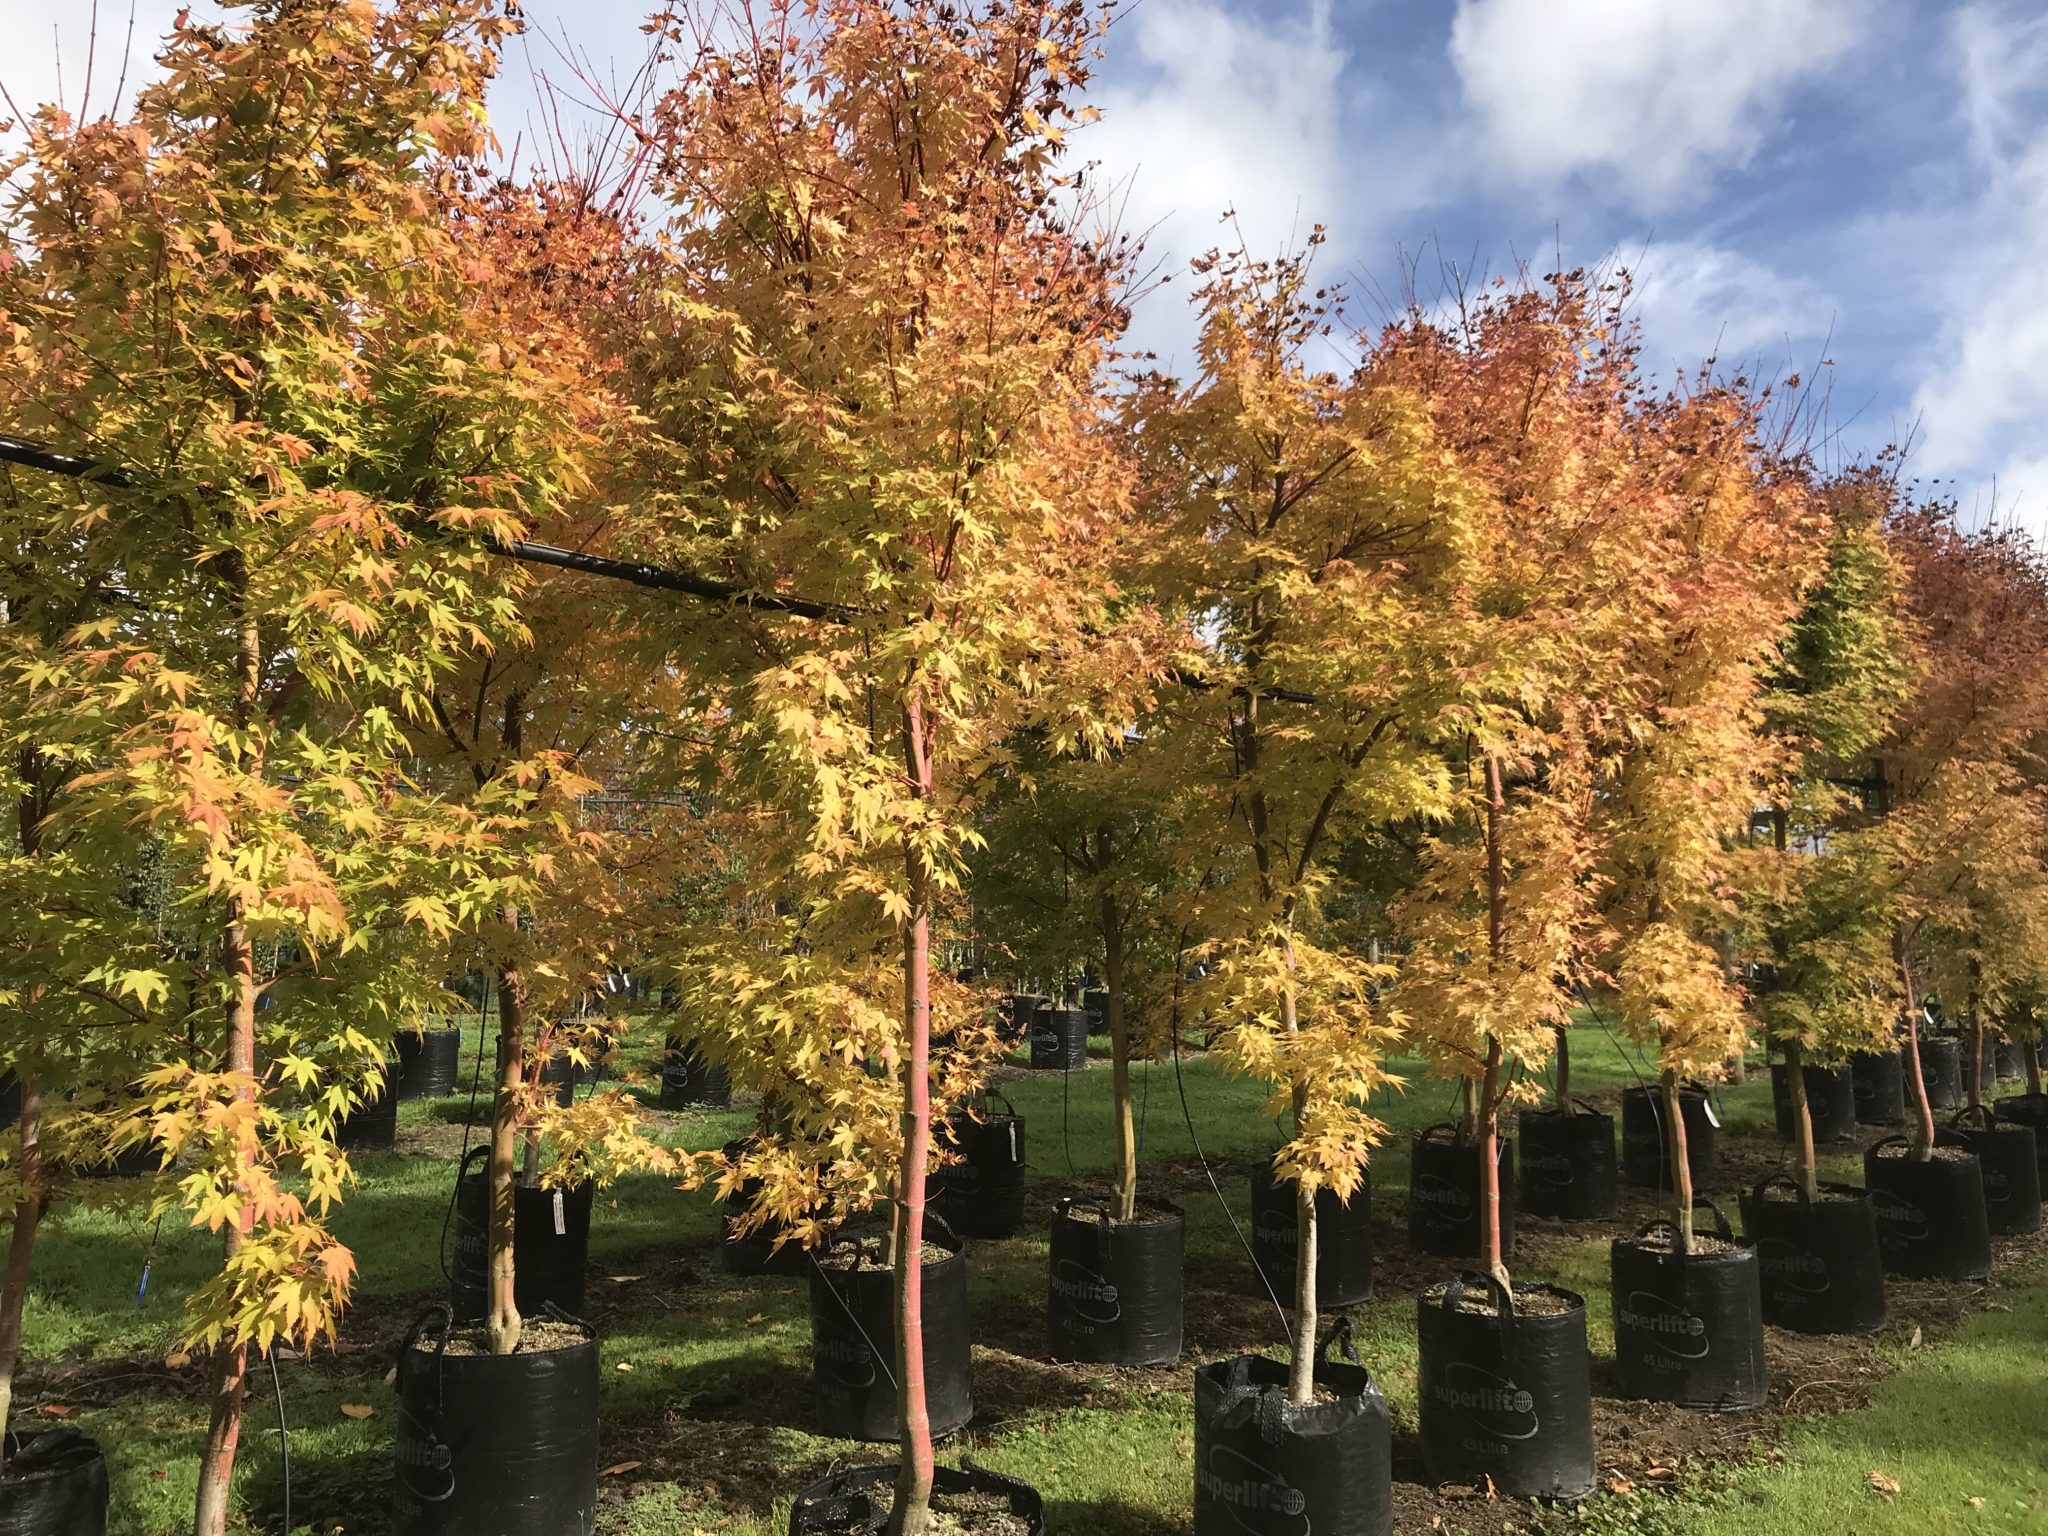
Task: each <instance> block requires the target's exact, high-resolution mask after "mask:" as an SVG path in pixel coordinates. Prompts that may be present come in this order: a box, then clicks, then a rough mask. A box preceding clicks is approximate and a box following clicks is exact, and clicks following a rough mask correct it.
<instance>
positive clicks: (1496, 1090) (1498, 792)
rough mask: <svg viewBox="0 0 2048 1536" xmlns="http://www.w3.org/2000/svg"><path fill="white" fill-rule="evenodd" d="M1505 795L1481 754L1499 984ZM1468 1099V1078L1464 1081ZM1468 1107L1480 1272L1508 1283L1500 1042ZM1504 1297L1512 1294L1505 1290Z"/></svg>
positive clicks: (1492, 1042) (1493, 1040) (1491, 1045)
mask: <svg viewBox="0 0 2048 1536" xmlns="http://www.w3.org/2000/svg"><path fill="white" fill-rule="evenodd" d="M1505 810H1506V795H1505V792H1504V791H1503V789H1502V787H1501V778H1500V759H1499V758H1498V757H1497V756H1495V755H1494V754H1493V753H1490V752H1489V753H1488V754H1487V756H1486V946H1487V965H1488V968H1489V969H1490V970H1491V971H1492V972H1493V973H1494V980H1495V983H1496V984H1498V982H1499V972H1500V968H1501V964H1502V962H1503V961H1504V960H1505V959H1506V958H1507V901H1508V890H1507V867H1506V856H1505V854H1504V852H1503V850H1502V847H1501V835H1502V834H1501V816H1502V814H1503V812H1504V811H1505ZM1465 1088H1466V1092H1467V1094H1468V1095H1470V1094H1471V1093H1472V1079H1471V1078H1469V1077H1468V1078H1466V1079H1465ZM1476 1098H1477V1102H1476V1104H1475V1105H1474V1108H1475V1109H1476V1111H1477V1115H1478V1120H1479V1213H1480V1229H1479V1230H1480V1249H1481V1257H1482V1258H1483V1259H1484V1261H1485V1263H1486V1272H1487V1273H1488V1274H1489V1275H1491V1276H1493V1278H1494V1279H1495V1280H1497V1281H1499V1282H1500V1284H1501V1285H1502V1286H1503V1287H1507V1286H1508V1285H1509V1277H1508V1266H1507V1260H1506V1256H1505V1255H1504V1254H1503V1253H1502V1252H1501V1230H1500V1100H1501V1050H1500V1039H1499V1037H1498V1036H1495V1035H1488V1036H1487V1037H1486V1067H1485V1070H1484V1073H1483V1075H1482V1076H1481V1078H1480V1080H1479V1087H1478V1093H1477V1095H1476ZM1508 1294H1509V1295H1510V1297H1512V1296H1513V1294H1514V1293H1513V1291H1512V1290H1510V1291H1509V1293H1508Z"/></svg>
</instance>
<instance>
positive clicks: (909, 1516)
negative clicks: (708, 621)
mask: <svg viewBox="0 0 2048 1536" xmlns="http://www.w3.org/2000/svg"><path fill="white" fill-rule="evenodd" d="M903 756H904V763H905V766H906V767H907V768H908V769H909V772H910V783H911V794H912V796H913V797H914V798H915V799H916V800H917V801H918V803H919V804H920V805H923V806H926V807H929V806H930V804H931V799H932V748H931V740H930V737H929V735H928V733H927V726H926V721H925V714H924V698H923V695H922V694H921V693H919V692H918V688H917V685H916V683H915V682H913V683H912V685H911V687H910V689H909V690H908V693H907V696H906V698H905V701H904V734H903ZM903 869H904V880H905V885H906V893H905V894H906V895H907V897H908V899H909V904H910V911H909V916H908V921H906V922H905V924H904V927H903V1028H904V1033H905V1035H906V1036H907V1044H908V1045H909V1054H908V1056H907V1058H906V1060H905V1061H904V1064H903V1164H902V1167H901V1168H900V1169H899V1170H898V1174H897V1188H898V1191H899V1195H900V1207H899V1208H900V1210H901V1212H902V1215H901V1219H900V1222H899V1223H898V1225H899V1226H900V1228H901V1231H902V1239H901V1241H900V1242H899V1243H898V1245H897V1252H896V1415H897V1417H896V1427H897V1437H898V1439H899V1440H900V1441H901V1442H902V1447H903V1452H902V1460H901V1461H900V1462H898V1463H897V1468H896V1497H895V1499H894V1501H893V1502H892V1505H891V1508H890V1510H889V1524H888V1536H925V1533H926V1532H927V1531H929V1530H930V1529H931V1520H932V1515H931V1509H932V1474H933V1470H934V1466H935V1462H936V1458H935V1456H934V1455H933V1451H932V1421H931V1411H930V1409H929V1408H928V1406H927V1405H926V1401H925V1381H924V1195H925V1164H926V1162H927V1161H928V1160H929V1159H930V1156H931V1139H932V1096H931V1093H932V1089H931V1053H932V1004H931V996H932V994H931V963H932V914H931V900H932V892H931V872H930V871H929V870H928V869H926V867H925V861H924V858H923V856H922V855H921V854H920V853H919V852H918V851H917V848H916V847H915V845H914V844H913V842H912V840H911V838H910V837H909V836H908V834H907V833H906V835H905V837H904V839H903Z"/></svg>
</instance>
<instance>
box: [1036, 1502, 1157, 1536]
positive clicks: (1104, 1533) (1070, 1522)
mask: <svg viewBox="0 0 2048 1536" xmlns="http://www.w3.org/2000/svg"><path fill="white" fill-rule="evenodd" d="M1045 1527H1046V1529H1047V1530H1049V1531H1075V1532H1080V1531H1086V1532H1088V1533H1089V1536H1186V1530H1187V1527H1186V1525H1185V1523H1183V1522H1181V1521H1177V1520H1170V1519H1168V1518H1167V1517H1166V1516H1165V1515H1162V1514H1160V1513H1159V1512H1158V1511H1157V1510H1152V1509H1140V1508H1138V1507H1137V1506H1136V1505H1134V1504H1125V1503H1122V1502H1120V1501H1118V1500H1115V1499H1048V1500H1046V1503H1045Z"/></svg>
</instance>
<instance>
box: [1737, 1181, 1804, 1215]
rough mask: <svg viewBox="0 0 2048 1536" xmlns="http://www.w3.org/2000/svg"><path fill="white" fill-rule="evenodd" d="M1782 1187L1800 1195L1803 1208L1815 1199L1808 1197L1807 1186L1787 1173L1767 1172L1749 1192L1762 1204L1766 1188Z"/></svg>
mask: <svg viewBox="0 0 2048 1536" xmlns="http://www.w3.org/2000/svg"><path fill="white" fill-rule="evenodd" d="M1781 1188H1782V1189H1789V1190H1791V1191H1792V1193H1793V1194H1795V1195H1797V1196H1798V1197H1799V1204H1800V1208H1801V1209H1804V1208H1806V1207H1808V1206H1810V1205H1812V1204H1813V1201H1811V1200H1810V1199H1808V1198H1807V1194H1806V1188H1805V1186H1804V1185H1802V1184H1801V1183H1800V1182H1799V1181H1798V1180H1797V1179H1795V1178H1793V1177H1792V1176H1791V1175H1790V1174H1787V1173H1767V1174H1765V1175H1764V1176H1763V1177H1762V1178H1760V1179H1758V1180H1757V1181H1756V1185H1755V1187H1754V1188H1752V1189H1751V1190H1750V1192H1749V1197H1750V1198H1751V1199H1752V1200H1754V1201H1756V1202H1757V1203H1758V1204H1759V1205H1761V1204H1763V1198H1764V1191H1765V1190H1767V1189H1781Z"/></svg>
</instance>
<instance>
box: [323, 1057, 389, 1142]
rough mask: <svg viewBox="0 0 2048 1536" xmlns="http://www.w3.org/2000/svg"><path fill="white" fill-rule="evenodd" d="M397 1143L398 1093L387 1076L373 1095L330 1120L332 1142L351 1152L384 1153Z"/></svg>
mask: <svg viewBox="0 0 2048 1536" xmlns="http://www.w3.org/2000/svg"><path fill="white" fill-rule="evenodd" d="M397 1142H398V1095H397V1094H396V1093H395V1092H393V1091H392V1085H391V1080H390V1078H389V1077H388V1076H387V1077H386V1078H385V1081H384V1086H383V1087H381V1088H379V1089H378V1090H377V1096H376V1097H375V1098H374V1099H370V1100H368V1101H366V1102H364V1103H361V1104H358V1105H357V1106H356V1107H355V1108H354V1109H352V1110H350V1111H349V1112H348V1113H347V1114H345V1115H343V1116H342V1117H341V1118H340V1119H338V1120H336V1121H335V1122H334V1144H335V1145H336V1146H337V1147H346V1148H347V1149H348V1150H349V1151H351V1152H388V1151H390V1150H391V1148H392V1147H393V1146H395V1145H397Z"/></svg>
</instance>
